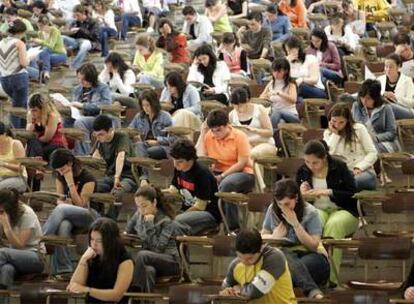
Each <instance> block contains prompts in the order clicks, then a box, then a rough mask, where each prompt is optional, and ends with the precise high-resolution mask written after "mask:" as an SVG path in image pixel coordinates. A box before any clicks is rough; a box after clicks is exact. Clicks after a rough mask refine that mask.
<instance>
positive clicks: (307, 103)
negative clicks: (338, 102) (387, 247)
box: [304, 98, 330, 128]
mask: <svg viewBox="0 0 414 304" xmlns="http://www.w3.org/2000/svg"><path fill="white" fill-rule="evenodd" d="M329 103H330V101H329V100H328V99H325V98H305V99H304V112H305V113H304V114H305V117H306V122H307V125H308V127H309V128H310V127H312V121H315V118H316V121H317V122H318V127H321V126H320V119H321V116H322V115H324V114H325V107H326V106H328V104H329ZM311 118H314V119H311Z"/></svg>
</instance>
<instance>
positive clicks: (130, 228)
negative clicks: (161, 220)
mask: <svg viewBox="0 0 414 304" xmlns="http://www.w3.org/2000/svg"><path fill="white" fill-rule="evenodd" d="M137 220H138V213H137V212H135V214H134V215H133V216H132V217H131V218H130V219H129V221H128V223H127V225H126V227H125V231H126V232H127V233H129V234H135V233H136V232H135V225H136V224H137Z"/></svg>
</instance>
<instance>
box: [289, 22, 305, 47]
mask: <svg viewBox="0 0 414 304" xmlns="http://www.w3.org/2000/svg"><path fill="white" fill-rule="evenodd" d="M291 32H292V34H293V35H295V36H296V37H298V38H299V39H301V40H302V44H303V46H304V47H307V46H308V45H309V39H310V30H309V29H308V28H303V27H294V28H292V29H291Z"/></svg>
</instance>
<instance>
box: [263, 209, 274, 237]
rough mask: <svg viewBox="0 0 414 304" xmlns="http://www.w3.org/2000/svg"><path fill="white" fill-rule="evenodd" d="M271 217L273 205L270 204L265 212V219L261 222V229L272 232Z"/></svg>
mask: <svg viewBox="0 0 414 304" xmlns="http://www.w3.org/2000/svg"><path fill="white" fill-rule="evenodd" d="M272 217H273V204H271V205H270V206H269V207H268V208H267V211H266V215H265V218H264V220H263V229H265V230H267V231H270V232H273V229H274V228H273V227H272Z"/></svg>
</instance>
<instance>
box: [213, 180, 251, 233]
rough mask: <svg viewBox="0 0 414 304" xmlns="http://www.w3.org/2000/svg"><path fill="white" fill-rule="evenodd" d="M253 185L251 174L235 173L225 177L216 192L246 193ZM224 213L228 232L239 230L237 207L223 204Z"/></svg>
mask: <svg viewBox="0 0 414 304" xmlns="http://www.w3.org/2000/svg"><path fill="white" fill-rule="evenodd" d="M254 183H255V178H254V175H253V174H248V173H244V172H236V173H232V174H230V175H228V176H226V177H225V178H224V179H223V180H222V181H221V182H220V184H219V186H218V190H219V192H237V193H248V192H250V191H251V190H252V189H253V187H254ZM224 211H225V213H226V219H227V222H228V224H229V228H230V230H236V229H238V228H240V224H239V209H238V207H237V206H236V205H235V204H232V203H225V204H224Z"/></svg>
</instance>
